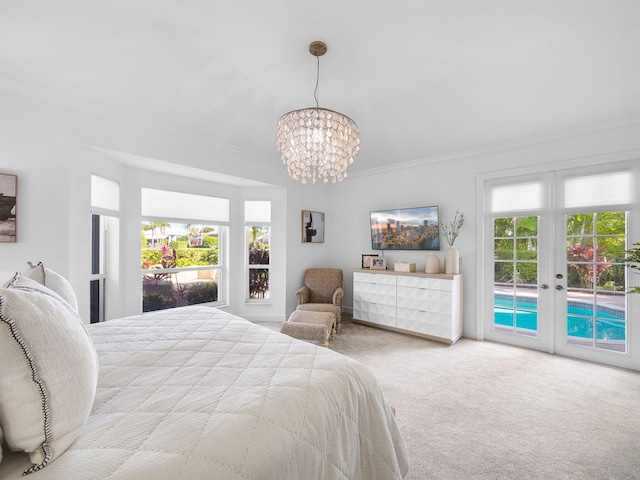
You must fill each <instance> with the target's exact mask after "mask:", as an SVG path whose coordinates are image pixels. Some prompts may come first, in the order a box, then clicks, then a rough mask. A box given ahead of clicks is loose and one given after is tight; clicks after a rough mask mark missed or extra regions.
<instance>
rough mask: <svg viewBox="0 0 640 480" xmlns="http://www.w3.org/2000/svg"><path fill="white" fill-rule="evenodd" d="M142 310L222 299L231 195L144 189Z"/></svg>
mask: <svg viewBox="0 0 640 480" xmlns="http://www.w3.org/2000/svg"><path fill="white" fill-rule="evenodd" d="M142 216H143V220H142V231H141V242H142V254H141V267H142V310H143V311H144V312H149V311H152V310H163V309H167V308H174V307H180V306H185V305H194V304H200V303H222V301H223V298H224V296H223V292H222V291H221V290H222V286H223V285H224V282H223V280H224V275H225V259H226V257H227V255H226V249H225V239H226V236H227V232H228V220H229V201H228V199H224V198H217V197H208V196H203V195H193V194H185V193H179V192H167V191H162V190H153V189H146V188H145V189H142Z"/></svg>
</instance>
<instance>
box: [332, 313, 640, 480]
mask: <svg viewBox="0 0 640 480" xmlns="http://www.w3.org/2000/svg"><path fill="white" fill-rule="evenodd" d="M330 343H331V346H330V348H331V349H333V350H335V351H338V352H340V353H343V354H345V355H348V356H350V357H352V358H355V359H356V360H359V361H360V362H362V363H363V364H365V365H367V366H368V367H369V368H370V369H371V370H372V371H373V372H374V373H375V375H376V376H377V378H378V380H379V381H380V383H381V385H382V387H383V389H384V391H385V393H386V395H387V398H388V399H389V403H390V404H391V405H392V406H393V407H395V409H396V412H397V418H398V421H399V422H400V425H401V428H402V431H403V433H404V436H405V439H406V441H407V445H408V448H409V453H410V455H411V462H412V467H411V470H410V473H409V476H408V477H407V480H426V479H446V480H454V479H465V480H470V479H538V478H540V479H640V373H637V372H631V371H626V370H620V369H616V368H611V367H606V366H601V365H597V364H591V363H587V362H582V361H577V360H572V359H568V358H564V357H559V356H555V355H549V354H544V353H540V352H535V351H531V350H525V349H519V348H515V347H510V346H506V345H501V344H496V343H491V342H477V341H472V340H467V339H462V340H460V341H459V342H458V343H456V344H455V345H453V346H450V347H449V346H446V345H444V344H440V343H436V342H431V341H428V340H424V339H419V338H415V337H410V336H406V335H401V334H397V333H392V332H386V331H383V330H379V329H374V328H371V327H366V326H362V325H358V324H353V323H352V322H351V321H350V319H349V317H348V316H347V317H346V318H344V319H343V332H342V333H341V334H339V335H338V336H337V338H336V340H335V341H333V342H330Z"/></svg>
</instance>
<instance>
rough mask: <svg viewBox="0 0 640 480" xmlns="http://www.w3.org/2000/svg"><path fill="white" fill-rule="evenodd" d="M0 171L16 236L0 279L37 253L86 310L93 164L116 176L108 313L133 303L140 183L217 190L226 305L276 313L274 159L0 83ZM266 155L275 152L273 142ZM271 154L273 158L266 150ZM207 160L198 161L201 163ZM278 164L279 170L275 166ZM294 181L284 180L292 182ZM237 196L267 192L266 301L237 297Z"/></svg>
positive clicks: (277, 189)
mask: <svg viewBox="0 0 640 480" xmlns="http://www.w3.org/2000/svg"><path fill="white" fill-rule="evenodd" d="M0 105H2V107H3V108H2V109H0V129H2V132H3V134H2V135H0V172H2V173H9V174H15V175H18V242H17V243H15V244H0V282H1V283H4V281H5V280H8V279H9V278H11V276H12V275H13V274H14V273H15V272H16V271H21V270H24V268H25V265H26V262H27V261H43V262H44V263H45V265H46V266H47V267H49V268H51V269H53V270H55V271H57V272H59V273H60V274H62V275H64V276H66V277H67V278H68V279H69V281H70V282H71V284H72V286H73V288H74V290H75V291H76V294H77V296H78V300H79V307H80V313H81V315H82V317H83V318H84V319H85V321H87V322H88V317H89V273H90V245H91V242H90V238H91V237H90V235H91V231H90V212H91V209H90V194H91V192H90V176H91V174H92V173H96V174H98V175H101V176H103V177H106V178H109V179H112V180H115V181H118V182H119V183H120V193H121V202H120V208H121V212H120V226H121V228H120V232H121V242H120V247H121V248H120V254H121V262H120V272H121V278H120V286H119V292H118V293H119V295H116V297H117V298H118V301H117V302H114V303H113V304H111V305H109V306H108V311H107V314H108V317H110V318H113V317H114V316H120V315H131V314H135V313H139V312H140V310H141V300H140V299H141V281H140V269H139V265H140V250H139V245H140V233H139V232H140V187H142V186H146V187H153V188H159V189H167V190H176V191H184V192H190V193H198V194H203V195H213V196H216V195H217V196H222V197H226V198H229V199H230V200H231V217H230V218H231V219H232V220H233V225H234V226H233V227H232V229H231V231H230V250H231V258H230V261H231V265H232V266H233V268H232V269H230V270H231V271H233V273H232V274H231V275H230V277H229V282H230V283H229V287H230V288H229V306H228V309H229V310H230V311H231V312H233V313H238V314H242V315H244V316H246V317H248V318H255V319H277V320H284V319H285V318H286V317H285V308H286V307H285V302H286V297H287V291H286V290H285V289H286V277H287V270H286V269H287V256H288V254H289V252H288V251H287V248H286V241H287V239H288V233H287V221H288V217H289V211H288V207H287V189H286V188H284V187H282V186H278V185H277V183H278V182H280V183H283V184H285V183H288V179H287V177H286V170H285V168H284V166H281V168H274V165H278V164H277V163H276V161H275V160H274V161H273V162H269V161H265V160H263V159H255V158H252V157H249V156H246V155H243V154H242V153H240V152H236V151H233V150H231V149H228V148H224V147H221V146H220V145H216V144H212V143H211V142H208V141H204V140H203V139H201V138H194V137H190V136H187V135H183V134H181V133H179V132H169V131H166V130H163V129H162V128H156V127H148V128H142V127H140V126H132V125H125V124H123V123H121V122H116V121H113V120H110V119H105V118H101V117H99V116H97V115H95V114H94V113H93V112H85V113H81V112H78V111H77V110H70V109H68V108H66V107H63V106H59V105H53V104H49V103H46V102H43V101H39V100H35V99H32V98H28V97H26V96H24V95H19V94H13V93H8V92H5V91H0ZM90 147H100V148H104V149H108V150H115V151H119V152H126V153H131V154H135V155H139V156H143V157H146V158H147V159H154V158H158V159H161V160H163V161H167V162H174V163H178V164H182V165H187V166H190V167H195V168H199V167H202V166H208V167H211V168H213V169H215V170H216V171H217V172H219V173H224V174H226V175H234V174H236V175H237V176H238V175H239V176H240V177H242V178H250V179H253V180H255V181H259V182H262V183H263V184H267V183H270V182H273V184H274V185H273V186H272V187H241V186H230V185H223V184H220V183H216V182H212V181H206V180H200V179H194V178H186V177H181V176H178V175H172V174H167V173H155V172H150V171H148V170H141V169H139V168H135V167H131V166H128V165H124V164H122V163H119V162H117V161H114V160H113V159H112V158H110V157H109V156H107V155H104V154H102V153H99V152H98V151H96V150H95V149H93V148H90ZM274 157H277V154H276V152H275V150H274ZM276 160H277V158H276ZM207 162H208V164H207ZM283 173H284V175H282V174H283ZM295 188H296V187H295V186H294V190H295ZM245 199H261V200H271V201H272V208H273V217H272V229H273V238H274V242H277V244H275V245H274V246H273V251H272V254H273V256H274V257H275V258H276V259H279V262H278V264H277V265H275V266H274V268H273V269H272V273H271V275H272V277H271V278H272V282H273V285H275V287H274V289H273V291H272V298H271V302H269V303H268V304H262V305H247V304H245V302H244V291H245V290H244V277H243V276H242V275H243V273H244V270H243V269H242V270H240V269H239V268H238V267H239V266H240V265H242V266H243V265H244V226H243V222H242V215H243V201H244V200H245ZM241 272H242V273H241Z"/></svg>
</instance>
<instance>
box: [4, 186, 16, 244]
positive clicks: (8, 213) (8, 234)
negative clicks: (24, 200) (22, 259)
mask: <svg viewBox="0 0 640 480" xmlns="http://www.w3.org/2000/svg"><path fill="white" fill-rule="evenodd" d="M17 198H18V177H17V176H16V175H8V174H5V173H0V243H15V242H16V232H17V228H16V217H17V214H18V212H17V208H18V207H17V201H16V199H17Z"/></svg>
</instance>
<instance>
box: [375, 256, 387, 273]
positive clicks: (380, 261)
mask: <svg viewBox="0 0 640 480" xmlns="http://www.w3.org/2000/svg"><path fill="white" fill-rule="evenodd" d="M386 269H387V259H386V258H384V257H374V258H372V259H371V270H386Z"/></svg>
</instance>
